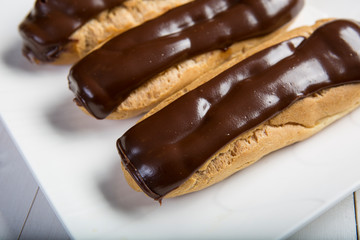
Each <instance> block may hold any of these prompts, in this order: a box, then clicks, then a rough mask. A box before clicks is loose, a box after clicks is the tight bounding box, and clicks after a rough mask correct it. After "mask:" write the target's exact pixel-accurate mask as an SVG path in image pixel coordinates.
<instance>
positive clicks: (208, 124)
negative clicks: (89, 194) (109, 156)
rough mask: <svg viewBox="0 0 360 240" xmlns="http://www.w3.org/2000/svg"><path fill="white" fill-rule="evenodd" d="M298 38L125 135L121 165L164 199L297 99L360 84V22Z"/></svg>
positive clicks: (262, 54) (326, 27) (337, 24)
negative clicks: (226, 148) (224, 149)
mask: <svg viewBox="0 0 360 240" xmlns="http://www.w3.org/2000/svg"><path fill="white" fill-rule="evenodd" d="M300 41H301V39H299V38H297V39H293V40H291V41H288V42H284V43H282V44H280V45H276V46H274V47H271V48H269V49H266V50H264V51H262V52H259V53H257V54H255V55H253V56H252V57H250V58H248V59H246V60H245V61H243V62H240V63H239V64H237V65H235V66H234V67H232V68H230V69H228V70H227V71H225V72H223V73H222V74H220V75H218V76H217V77H215V78H214V79H212V80H211V81H209V82H207V83H205V84H204V85H202V86H200V87H198V88H196V89H195V90H193V91H190V92H189V93H187V94H185V95H184V96H182V97H181V98H179V99H177V100H176V101H174V102H173V103H171V104H169V105H168V106H166V107H165V108H163V109H162V110H160V111H159V112H157V113H155V114H154V115H152V116H150V117H149V118H147V119H145V120H143V121H141V122H140V123H138V124H137V125H135V126H134V127H132V128H131V129H129V130H128V131H127V132H126V133H125V134H124V135H123V136H122V137H121V138H119V140H118V141H117V147H118V150H119V153H120V155H121V157H122V159H123V163H124V165H125V167H126V169H127V170H128V171H129V173H130V174H131V175H132V176H133V177H134V179H135V180H136V181H137V183H138V184H139V186H140V187H141V188H142V189H143V191H144V192H145V193H146V194H148V195H149V196H150V197H152V198H154V199H161V198H162V197H164V196H165V195H166V194H167V193H169V192H170V191H172V190H174V189H176V188H177V187H179V186H180V185H181V184H182V183H184V182H185V181H186V180H187V179H188V178H189V177H190V176H191V175H192V174H193V173H194V172H195V171H196V170H198V169H199V168H200V167H201V166H202V165H203V164H204V163H205V162H206V161H208V160H209V158H210V157H211V156H213V155H214V154H215V153H216V152H217V151H218V150H219V149H221V148H222V147H223V146H225V145H226V144H227V143H229V142H230V141H232V140H233V139H234V138H236V137H238V136H239V135H240V134H242V133H245V132H246V131H249V130H251V129H253V128H254V127H256V126H258V125H260V124H261V123H263V122H265V121H267V120H268V119H270V118H272V117H274V116H275V115H277V114H279V113H280V112H281V111H283V110H284V109H286V108H287V107H289V106H291V105H292V104H293V103H294V102H296V101H298V100H300V99H302V98H304V97H306V96H309V95H311V94H313V93H315V92H318V91H320V90H323V89H327V88H330V87H335V86H339V85H343V84H350V83H359V82H360V71H359V69H360V26H359V24H358V23H355V22H351V21H346V20H338V21H333V22H330V23H328V24H326V25H324V26H322V27H320V28H319V29H317V30H316V31H315V32H314V33H313V34H312V35H311V36H310V37H309V38H308V39H307V40H304V41H303V42H302V43H301V44H300V46H298V47H296V46H297V45H298V44H299V42H300ZM289 55H290V56H289Z"/></svg>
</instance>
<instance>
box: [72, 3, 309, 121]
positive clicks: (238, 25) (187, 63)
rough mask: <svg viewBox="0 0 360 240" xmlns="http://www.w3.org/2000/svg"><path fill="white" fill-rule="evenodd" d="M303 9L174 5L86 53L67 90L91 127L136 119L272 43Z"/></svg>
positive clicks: (293, 5)
mask: <svg viewBox="0 0 360 240" xmlns="http://www.w3.org/2000/svg"><path fill="white" fill-rule="evenodd" d="M303 5H304V1H303V0H273V1H262V0H217V1H214V0H198V1H195V2H191V3H188V4H185V5H182V6H180V7H177V8H174V9H172V10H171V11H169V12H167V13H166V14H163V15H161V16H159V17H158V18H156V19H154V20H151V21H148V22H146V23H144V24H142V25H140V26H138V27H136V28H133V29H131V30H129V31H127V32H125V33H123V34H120V35H118V36H117V37H115V38H113V39H111V40H110V41H108V42H107V43H106V44H104V45H103V46H102V47H101V48H99V49H97V50H95V51H93V52H91V53H90V54H89V55H87V56H86V57H85V58H83V59H82V60H81V61H79V62H78V63H77V64H75V65H74V66H73V67H72V69H71V71H70V74H69V87H70V89H71V90H72V91H73V92H74V94H75V101H76V102H77V103H78V105H79V106H80V107H81V108H82V109H83V110H85V111H86V112H87V113H89V114H91V115H93V116H94V117H96V118H98V119H104V118H111V119H122V118H128V117H131V116H134V115H137V114H139V113H142V112H145V111H148V110H149V109H151V108H152V107H153V106H155V105H156V104H158V103H159V102H160V101H161V100H163V99H164V98H166V97H168V96H169V95H171V94H172V93H174V92H175V91H177V90H179V89H181V88H183V87H184V86H186V85H188V84H189V83H191V82H192V81H193V80H194V79H196V78H198V77H199V76H200V75H202V74H204V73H206V72H207V71H209V70H211V69H213V68H215V67H216V66H218V65H219V64H222V63H224V62H225V61H227V60H229V59H231V58H233V57H234V56H237V55H244V54H245V53H246V51H247V50H248V49H250V48H252V47H254V46H257V45H258V44H260V43H262V42H263V41H265V40H266V39H268V38H270V37H272V36H273V35H271V34H270V33H273V32H274V31H276V30H278V29H280V28H281V27H283V26H284V25H286V24H287V23H289V22H290V21H291V20H292V19H293V18H294V17H295V16H296V15H297V14H298V13H299V12H300V10H301V9H302V7H303ZM279 31H280V30H279ZM273 34H274V35H275V33H273ZM248 39H252V40H248Z"/></svg>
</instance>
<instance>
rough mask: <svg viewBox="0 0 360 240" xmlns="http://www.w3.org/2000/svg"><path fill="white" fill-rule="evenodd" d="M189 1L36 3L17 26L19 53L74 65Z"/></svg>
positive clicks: (40, 60) (56, 0) (40, 0)
mask: <svg viewBox="0 0 360 240" xmlns="http://www.w3.org/2000/svg"><path fill="white" fill-rule="evenodd" d="M190 1H192V0H166V1H163V0H149V1H142V0H86V1H84V0H36V2H35V5H34V7H33V9H32V10H31V11H30V13H29V14H28V15H27V16H26V18H25V19H24V20H23V21H22V23H21V24H20V26H19V30H20V33H21V36H22V37H23V40H24V45H23V54H24V56H26V57H27V58H28V59H29V60H30V61H32V62H36V63H54V64H70V63H74V62H76V61H78V60H79V59H80V58H82V57H83V56H85V55H86V54H87V53H88V52H90V51H91V50H92V49H94V48H95V47H97V46H98V45H101V44H102V43H103V42H105V41H106V40H108V39H109V38H111V37H113V36H115V35H118V34H119V33H121V32H124V31H126V30H127V29H130V28H132V27H134V26H137V25H139V24H141V23H143V22H145V21H147V20H149V19H152V18H154V17H157V16H159V15H160V14H162V13H164V12H166V11H168V10H170V9H172V8H174V7H177V6H180V5H182V4H185V3H188V2H190Z"/></svg>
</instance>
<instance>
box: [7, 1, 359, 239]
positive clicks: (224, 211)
mask: <svg viewBox="0 0 360 240" xmlns="http://www.w3.org/2000/svg"><path fill="white" fill-rule="evenodd" d="M339 3H340V2H339V1H324V0H313V1H310V0H308V2H307V4H306V8H305V9H304V11H303V12H302V14H301V16H300V17H299V18H298V20H297V22H296V23H295V24H297V25H300V24H311V23H312V22H313V21H314V20H315V19H317V18H321V17H325V16H328V17H347V18H351V17H353V18H356V17H359V12H360V10H359V9H360V8H359V7H360V2H359V1H357V0H346V1H341V4H339ZM0 4H1V7H2V8H1V9H2V14H1V15H0V18H1V19H0V20H1V23H2V25H1V26H0V27H1V32H2V41H1V43H2V44H1V45H0V54H1V62H0V73H1V78H0V79H1V80H0V81H1V86H2V87H1V88H0V114H1V118H2V120H3V121H2V122H3V123H4V124H5V125H6V127H7V130H8V132H9V133H10V134H11V135H12V137H13V140H14V142H15V143H16V145H17V147H18V149H19V150H20V151H21V153H22V156H23V159H24V161H25V162H26V164H27V165H28V167H29V168H30V170H31V171H32V172H33V174H34V176H35V177H36V179H37V182H38V184H39V185H40V186H41V188H42V190H43V192H44V194H45V196H46V197H47V198H48V200H49V202H50V203H51V204H52V206H53V208H54V210H55V211H56V213H57V214H58V217H59V219H60V220H61V221H63V223H64V225H65V226H66V228H67V229H68V231H69V233H70V234H71V236H72V237H73V238H81V239H83V238H126V239H139V238H140V239H141V238H146V239H169V238H185V237H192V238H198V239H199V238H202V239H212V238H213V239H219V238H222V239H227V238H266V239H278V238H284V237H287V236H289V235H290V234H291V233H293V232H294V231H296V230H297V229H299V228H300V227H301V226H303V225H304V224H306V223H308V222H309V221H310V220H311V219H313V218H314V217H316V216H318V215H319V214H321V213H322V212H324V211H325V210H326V209H328V208H330V207H331V206H333V205H334V204H336V203H337V202H339V201H340V200H341V199H343V198H345V197H346V196H348V195H349V194H350V193H352V192H353V191H355V190H357V189H359V188H360V174H359V169H360V161H358V158H359V157H358V156H359V154H360V148H359V147H358V146H357V144H356V143H358V142H359V141H360V136H359V134H358V133H359V132H360V109H358V110H356V111H354V112H353V113H351V114H349V115H348V116H347V117H345V118H343V119H342V120H340V121H338V122H336V123H335V124H333V125H332V126H330V127H328V128H327V129H325V130H324V131H322V132H321V133H319V134H317V135H316V136H314V137H312V138H310V139H308V140H307V141H305V142H302V143H298V144H295V145H293V146H290V147H287V148H285V149H282V150H280V151H277V152H275V153H272V154H270V155H269V156H267V157H265V158H264V159H262V160H261V161H259V162H258V163H256V164H255V165H253V166H251V167H249V168H247V169H245V170H243V171H241V172H240V173H238V174H236V175H234V176H233V177H231V178H229V179H228V180H226V181H223V182H221V183H219V184H217V185H216V186H213V187H211V188H209V189H206V190H203V191H201V192H198V193H194V194H189V195H186V196H183V197H179V198H175V199H171V200H165V201H164V203H163V205H162V206H159V204H158V203H156V202H154V201H152V200H151V199H149V198H147V197H146V196H144V194H142V193H136V192H134V191H133V190H131V189H130V187H129V186H128V185H127V184H126V182H125V181H124V178H123V175H122V172H121V169H120V158H119V156H118V155H117V151H116V148H115V141H116V139H117V138H118V137H120V136H121V135H122V133H123V132H124V131H126V129H128V128H129V127H130V126H132V125H133V124H134V123H135V122H136V120H137V119H130V120H124V121H97V120H94V119H92V118H89V117H88V116H86V115H84V114H83V113H82V112H81V111H80V110H78V109H77V108H76V107H75V106H74V104H73V102H72V97H73V96H72V94H71V92H70V91H69V90H68V88H67V80H66V76H67V73H68V69H69V67H68V66H64V67H55V66H34V65H31V64H29V63H28V62H27V61H26V60H25V59H24V58H23V57H22V56H21V40H20V37H19V35H18V32H17V25H18V23H19V22H20V21H21V20H22V18H23V17H24V16H25V15H26V13H27V12H28V10H29V9H30V8H31V7H32V4H33V0H26V1H19V0H16V1H15V0H14V1H2V2H1V3H0Z"/></svg>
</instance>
